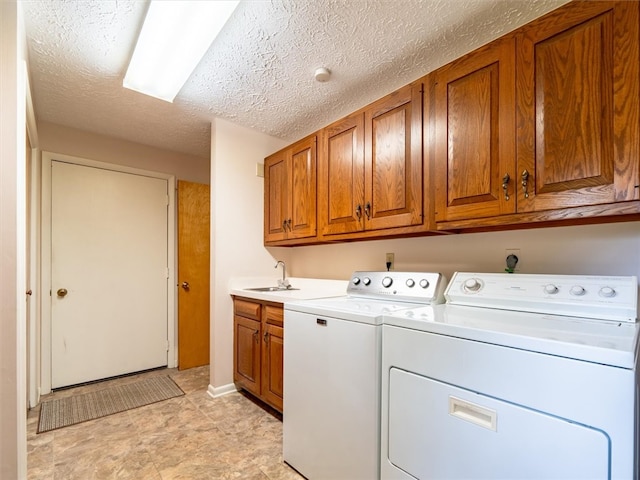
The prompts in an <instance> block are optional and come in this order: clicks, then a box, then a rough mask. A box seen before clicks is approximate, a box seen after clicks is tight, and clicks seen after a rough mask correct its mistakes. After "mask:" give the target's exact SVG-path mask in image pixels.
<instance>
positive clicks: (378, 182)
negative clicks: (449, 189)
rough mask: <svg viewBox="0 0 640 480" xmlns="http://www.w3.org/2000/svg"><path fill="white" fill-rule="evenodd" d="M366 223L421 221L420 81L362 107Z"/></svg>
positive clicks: (388, 224)
mask: <svg viewBox="0 0 640 480" xmlns="http://www.w3.org/2000/svg"><path fill="white" fill-rule="evenodd" d="M365 159H366V160H365V205H364V213H365V217H364V218H365V228H366V229H367V230H376V229H380V228H392V227H407V226H411V225H420V224H421V223H422V83H416V84H412V85H407V86H406V87H404V88H402V89H400V90H398V91H396V92H394V93H392V94H391V95H388V96H386V97H384V98H383V99H381V100H379V101H378V102H375V103H374V104H372V105H371V106H369V107H368V108H367V109H366V111H365Z"/></svg>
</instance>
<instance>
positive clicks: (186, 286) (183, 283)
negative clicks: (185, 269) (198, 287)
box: [180, 282, 189, 290]
mask: <svg viewBox="0 0 640 480" xmlns="http://www.w3.org/2000/svg"><path fill="white" fill-rule="evenodd" d="M180 286H181V287H182V288H184V289H185V290H189V282H182V285H180Z"/></svg>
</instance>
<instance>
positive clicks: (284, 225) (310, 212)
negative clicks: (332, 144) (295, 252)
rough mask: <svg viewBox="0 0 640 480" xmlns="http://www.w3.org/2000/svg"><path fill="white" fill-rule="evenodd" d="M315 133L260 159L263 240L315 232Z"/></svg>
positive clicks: (306, 234) (300, 236) (298, 236)
mask: <svg viewBox="0 0 640 480" xmlns="http://www.w3.org/2000/svg"><path fill="white" fill-rule="evenodd" d="M316 167H317V165H316V136H315V135H312V136H310V137H307V138H305V139H304V140H301V141H299V142H297V143H295V144H294V145H292V146H290V147H288V148H287V149H285V150H281V151H279V152H276V153H274V154H273V155H271V156H269V157H267V158H266V159H265V162H264V184H265V192H264V195H265V196H264V199H265V209H264V213H265V215H264V239H265V242H267V243H269V242H278V241H282V240H288V239H300V238H308V237H315V236H316V218H317V215H316V193H317V192H316V189H317V186H316Z"/></svg>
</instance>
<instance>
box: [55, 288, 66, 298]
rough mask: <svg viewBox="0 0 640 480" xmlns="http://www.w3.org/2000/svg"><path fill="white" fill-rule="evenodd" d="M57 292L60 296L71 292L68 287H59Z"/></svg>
mask: <svg viewBox="0 0 640 480" xmlns="http://www.w3.org/2000/svg"><path fill="white" fill-rule="evenodd" d="M56 293H57V294H58V296H59V297H66V296H67V293H69V292H67V289H66V288H59V289H58V291H57V292H56Z"/></svg>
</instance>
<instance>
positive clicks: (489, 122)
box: [434, 36, 516, 221]
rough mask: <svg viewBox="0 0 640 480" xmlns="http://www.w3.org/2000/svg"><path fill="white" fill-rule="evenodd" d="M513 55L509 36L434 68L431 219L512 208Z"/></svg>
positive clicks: (490, 213)
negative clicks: (433, 153) (432, 211)
mask: <svg viewBox="0 0 640 480" xmlns="http://www.w3.org/2000/svg"><path fill="white" fill-rule="evenodd" d="M514 56H515V39H514V38H513V37H511V36H508V37H505V38H502V39H499V40H497V41H494V42H492V43H490V44H488V45H485V46H484V47H482V48H480V49H478V50H475V51H474V52H472V53H470V54H468V55H466V56H464V57H462V58H460V59H458V60H456V61H454V62H452V63H450V64H448V65H446V66H444V67H442V68H441V69H439V70H437V71H436V72H435V74H434V81H435V93H434V95H435V175H436V180H435V195H436V200H435V206H436V214H435V218H436V221H450V220H458V219H466V218H482V217H489V216H495V215H501V214H504V213H512V212H515V209H516V207H515V191H514V188H515V187H514V176H515V61H514V60H515V59H514Z"/></svg>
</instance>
